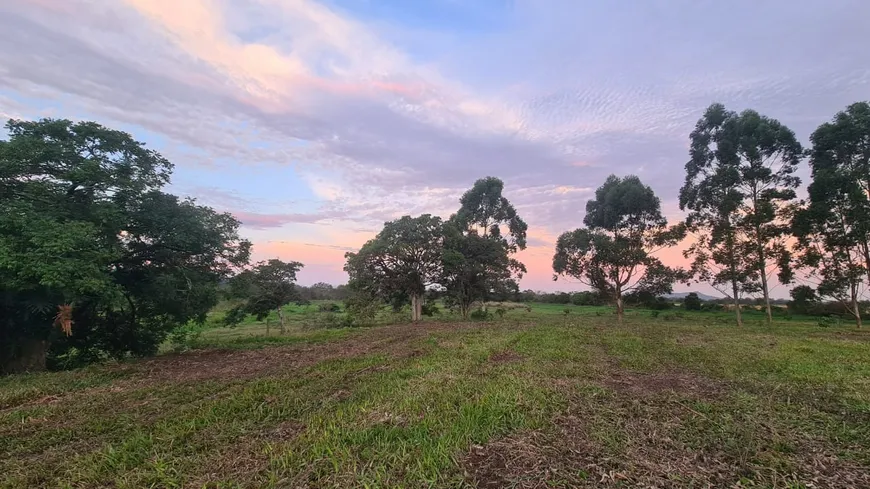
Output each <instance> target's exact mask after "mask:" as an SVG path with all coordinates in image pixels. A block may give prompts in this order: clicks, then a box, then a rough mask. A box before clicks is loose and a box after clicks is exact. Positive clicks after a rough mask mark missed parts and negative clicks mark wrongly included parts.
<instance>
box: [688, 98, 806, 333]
mask: <svg viewBox="0 0 870 489" xmlns="http://www.w3.org/2000/svg"><path fill="white" fill-rule="evenodd" d="M690 139H691V149H690V155H691V159H690V160H689V162H688V163H687V164H686V181H685V184H684V185H683V187H682V188H681V189H680V209H683V210H685V209H689V211H690V214H689V216H688V218H687V221H686V222H687V225H688V227H689V229H690V230H692V231H695V232H696V233H697V235H698V239H697V241H696V243H695V244H694V245H693V246H692V247H691V248H690V249H689V250H688V253H687V255H690V256H693V258H694V267H693V270H694V271H695V272H696V273H697V274H698V276H699V278H700V279H701V280H704V281H708V282H710V283H711V284H712V285H713V286H714V287H716V288H717V290H719V291H720V292H722V293H723V294H726V295H729V296H730V297H731V298H732V300H733V301H734V303H735V304H738V303H739V300H740V296H741V295H743V294H745V293H754V292H761V293H762V295H763V297H764V300H765V306H766V310H767V315H768V322H770V320H771V309H770V296H769V286H768V276H769V273H770V265H771V264H775V265H776V266H778V267H779V268H780V272H781V274H782V275H783V277H784V278H787V276H788V273H789V267H788V265H789V261H790V256H789V253H788V250H787V249H786V246H785V238H786V235H787V232H788V216H787V210H788V206H787V204H788V203H789V202H790V201H791V200H793V199H794V198H795V197H796V194H795V189H796V188H797V187H798V185H799V184H800V180H799V179H798V178H797V177H796V176H795V175H794V173H795V171H796V170H797V167H798V164H799V163H800V159H801V155H802V149H801V146H800V143H798V141H797V139H796V137H795V135H794V133H793V132H792V131H791V130H790V129H788V128H787V127H785V126H784V125H782V124H781V123H780V122H779V121H776V120H774V119H770V118H768V117H765V116H762V115H760V114H758V113H757V112H755V111H752V110H746V111H743V112H742V113H740V114H737V113H736V112H731V111H728V110H726V109H725V107H724V106H723V105H721V104H713V105H711V106H710V107H709V108H708V109H707V111H706V112H705V113H704V116H703V117H702V118H701V119H700V120H699V121H698V124H697V125H696V126H695V130H694V131H693V132H692V134H691V136H690ZM722 286H730V287H728V288H727V289H726V288H720V287H722ZM726 290H727V291H726ZM735 310H736V311H737V321H738V324H740V323H741V319H740V308H739V307H736V308H735Z"/></svg>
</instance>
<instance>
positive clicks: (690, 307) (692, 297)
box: [683, 292, 704, 311]
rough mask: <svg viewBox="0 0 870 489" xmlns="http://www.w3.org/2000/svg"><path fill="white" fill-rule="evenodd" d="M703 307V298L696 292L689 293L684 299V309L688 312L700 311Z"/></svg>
mask: <svg viewBox="0 0 870 489" xmlns="http://www.w3.org/2000/svg"><path fill="white" fill-rule="evenodd" d="M703 305H704V304H703V302H701V298H700V297H698V294H697V293H695V292H689V293H688V294H687V295H686V297H685V298H683V309H685V310H687V311H700V310H701V308H702V307H703Z"/></svg>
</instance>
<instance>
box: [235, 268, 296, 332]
mask: <svg viewBox="0 0 870 489" xmlns="http://www.w3.org/2000/svg"><path fill="white" fill-rule="evenodd" d="M302 267H303V265H302V264H301V263H299V262H295V261H291V262H283V261H281V260H279V259H277V258H273V259H271V260H268V261H262V262H259V263H257V264H256V265H254V266H253V267H252V268H250V269H248V270H245V271H243V272H241V273H239V274H238V275H236V276H235V277H233V278H232V280H231V281H230V290H231V294H232V296H233V297H235V298H237V299H243V300H244V303H242V304H241V305H239V306H236V307H235V308H234V309H233V310H230V312H229V313H227V315H226V317H225V318H224V321H225V322H226V323H227V324H236V322H237V321H238V320H239V319H240V318H244V315H246V314H251V315H253V316H254V317H256V318H257V320H259V321H262V320H263V319H264V318H267V317H268V316H269V313H271V312H272V311H277V312H278V318H279V320H280V326H281V332H282V333H283V332H284V329H285V322H284V314H283V312H282V309H281V308H282V307H284V306H285V305H287V304H289V303H290V302H292V301H294V300H297V299H298V298H299V294H298V292H297V291H296V273H297V272H299V270H300V269H301V268H302Z"/></svg>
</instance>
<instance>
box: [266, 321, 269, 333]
mask: <svg viewBox="0 0 870 489" xmlns="http://www.w3.org/2000/svg"><path fill="white" fill-rule="evenodd" d="M266 336H269V316H266Z"/></svg>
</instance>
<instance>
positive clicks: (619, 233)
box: [553, 175, 684, 322]
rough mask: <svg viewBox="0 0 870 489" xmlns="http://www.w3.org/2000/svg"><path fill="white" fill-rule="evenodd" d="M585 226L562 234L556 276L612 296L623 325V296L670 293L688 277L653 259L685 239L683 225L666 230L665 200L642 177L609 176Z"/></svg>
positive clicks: (588, 212) (555, 258) (589, 204)
mask: <svg viewBox="0 0 870 489" xmlns="http://www.w3.org/2000/svg"><path fill="white" fill-rule="evenodd" d="M583 223H584V224H585V225H586V227H585V228H579V229H576V230H574V231H569V232H565V233H563V234H562V235H561V236H559V239H558V240H557V242H556V252H555V254H554V256H553V271H554V272H555V274H556V276H555V278H556V279H558V277H560V276H562V277H571V278H573V279H575V280H578V281H580V282H581V283H583V284H585V285H588V286H590V287H592V288H593V289H595V290H596V291H598V292H599V293H600V294H601V295H602V296H604V297H607V298H610V300H611V301H612V302H613V303H614V304H615V306H616V314H617V317H618V318H619V320H620V322H621V321H622V320H623V318H624V315H625V308H624V303H623V297H624V296H625V294H627V293H629V292H633V291H643V292H648V293H651V294H654V295H660V294H664V293H669V292H671V291H672V288H673V284H674V282H675V281H677V280H679V279H681V278H683V277H684V273H683V271H682V270H679V269H674V268H670V267H667V266H665V265H664V264H663V263H662V262H661V260H659V259H658V258H656V257H655V253H656V252H657V251H659V250H661V249H663V248H665V247H668V246H673V245H675V244H676V243H677V242H678V241H679V240H680V239H681V238H682V237H683V236H684V229H683V226H681V225H677V226H673V227H669V226H668V223H667V220H666V219H665V218H664V216H663V215H662V212H661V201H660V200H659V198H658V197H656V195H655V193H654V192H653V190H652V189H651V188H650V187H648V186H646V185H644V184H643V182H641V181H640V179H639V178H638V177H636V176H633V175H632V176H627V177H625V178H619V177H617V176H615V175H611V176H610V177H608V178H607V180H606V181H605V182H604V184H603V185H602V186H601V187H599V188H598V190H596V191H595V198H594V199H592V200H590V201H589V202H587V204H586V217H585V218H584V220H583Z"/></svg>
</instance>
